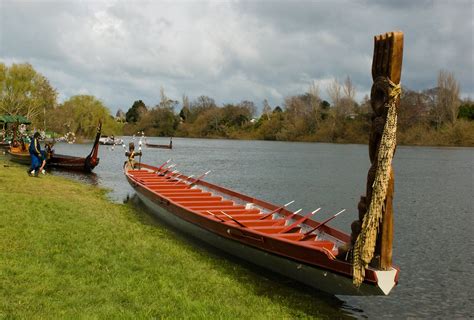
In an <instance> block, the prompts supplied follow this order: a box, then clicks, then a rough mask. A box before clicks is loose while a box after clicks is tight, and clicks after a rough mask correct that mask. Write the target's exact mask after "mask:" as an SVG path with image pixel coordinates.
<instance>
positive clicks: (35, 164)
mask: <svg viewBox="0 0 474 320" xmlns="http://www.w3.org/2000/svg"><path fill="white" fill-rule="evenodd" d="M39 137H40V133H39V132H35V134H34V135H33V139H32V140H31V143H30V147H29V149H28V151H29V152H30V157H31V167H30V168H29V169H28V174H29V175H30V176H31V175H34V176H35V177H37V176H38V174H39V173H40V172H42V173H43V174H44V170H43V168H44V166H45V164H46V160H45V158H44V156H43V153H42V151H41V146H40V143H39V141H38V139H39Z"/></svg>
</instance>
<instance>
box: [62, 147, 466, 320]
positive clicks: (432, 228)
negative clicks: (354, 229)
mask: <svg viewBox="0 0 474 320" xmlns="http://www.w3.org/2000/svg"><path fill="white" fill-rule="evenodd" d="M149 140H150V139H149ZM168 141H169V140H167V139H159V138H156V139H154V141H151V140H150V142H155V143H163V144H165V143H167V142H168ZM173 147H174V149H173V150H165V149H146V148H144V150H143V152H144V156H143V157H142V161H143V162H145V163H149V164H161V163H163V162H164V161H166V160H167V159H170V158H171V159H172V160H173V162H174V163H176V164H177V168H178V169H179V170H180V171H181V172H183V173H185V174H188V175H190V174H195V175H199V174H202V173H204V172H205V171H207V170H212V173H211V174H210V175H209V176H208V178H207V180H208V181H210V182H213V183H216V184H220V185H223V186H226V187H229V188H231V189H234V190H237V191H240V192H243V193H246V194H249V195H252V196H255V197H258V198H261V199H264V200H268V201H271V202H274V203H277V204H283V203H286V202H289V201H291V200H296V202H295V204H294V205H293V206H292V207H291V209H294V210H296V209H298V208H303V209H305V210H307V211H309V210H313V209H315V208H318V207H322V208H323V210H322V211H321V212H320V213H318V217H317V219H324V218H327V217H329V216H330V215H332V214H333V213H335V212H337V211H339V210H340V209H341V208H346V209H348V210H347V211H346V212H345V213H344V214H343V215H340V216H339V217H338V219H336V220H334V221H332V222H331V225H332V226H334V227H337V228H339V229H341V230H343V231H346V232H348V233H349V231H350V227H349V226H350V223H351V221H353V220H354V219H356V217H357V209H356V208H357V202H358V200H359V197H360V195H361V194H363V193H364V190H365V180H366V174H367V170H368V167H369V160H368V150H367V146H364V145H336V144H323V143H290V142H267V141H232V140H204V139H178V138H176V139H173ZM89 149H90V145H67V144H58V145H57V146H56V150H57V152H60V153H61V152H64V153H68V154H76V155H86V154H87V153H88V152H89ZM100 158H101V159H100V164H99V166H98V167H97V168H96V169H95V170H94V172H95V174H93V175H90V176H85V175H79V176H75V178H78V179H81V180H83V181H86V182H88V183H96V184H99V185H100V186H104V187H107V188H110V189H111V193H110V197H111V198H112V199H113V200H115V201H122V200H123V199H124V198H125V197H126V196H127V195H131V194H133V190H132V189H131V188H130V187H129V185H128V184H127V182H126V181H125V178H124V177H123V174H122V170H121V168H122V164H123V162H124V161H125V157H124V150H123V148H122V147H115V149H114V150H112V148H111V147H105V146H101V149H100ZM473 158H474V149H472V148H428V147H399V148H398V149H397V153H396V155H395V159H394V167H395V188H396V189H395V199H394V210H395V240H394V247H393V252H394V263H395V264H396V265H398V266H399V267H400V268H401V274H400V283H399V285H398V286H397V287H396V288H395V289H394V290H393V291H392V293H391V294H390V295H389V296H388V297H346V296H342V297H337V299H336V300H337V302H336V303H334V301H328V300H327V297H323V296H321V297H319V296H318V295H317V294H316V295H314V299H315V303H327V304H330V305H331V307H332V308H333V310H332V311H328V314H327V315H328V317H339V316H341V314H343V315H344V314H349V315H351V316H354V317H368V318H374V319H378V318H397V319H398V318H465V317H471V316H472V315H473V314H474V308H473V306H474V298H473V296H474V289H473V288H474V277H473V275H472V272H473V270H474V250H473V238H474V237H473V232H474V229H473V227H474V223H473V222H474V221H473V197H472V195H473ZM329 310H331V308H329Z"/></svg>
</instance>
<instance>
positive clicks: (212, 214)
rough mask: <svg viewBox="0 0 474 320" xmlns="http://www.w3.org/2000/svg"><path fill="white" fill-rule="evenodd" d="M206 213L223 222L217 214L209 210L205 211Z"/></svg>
mask: <svg viewBox="0 0 474 320" xmlns="http://www.w3.org/2000/svg"><path fill="white" fill-rule="evenodd" d="M206 212H207V213H209V214H210V215H211V216H213V217H214V218H216V219H219V220H220V221H221V222H225V220H224V219H222V218H221V217H218V216H217V215H215V214H214V213H212V212H211V211H209V210H208V211H206Z"/></svg>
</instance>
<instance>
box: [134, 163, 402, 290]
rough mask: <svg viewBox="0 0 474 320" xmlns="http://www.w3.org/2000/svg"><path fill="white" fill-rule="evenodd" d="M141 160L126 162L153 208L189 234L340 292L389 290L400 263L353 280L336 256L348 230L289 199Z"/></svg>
mask: <svg viewBox="0 0 474 320" xmlns="http://www.w3.org/2000/svg"><path fill="white" fill-rule="evenodd" d="M166 170H167V171H166ZM169 171H170V169H160V168H157V167H153V166H149V165H145V164H141V169H140V170H132V169H130V168H128V167H127V166H126V167H125V175H126V178H127V180H128V182H129V183H130V184H131V186H132V187H133V188H134V189H135V191H136V193H137V195H138V196H139V198H140V199H141V200H142V201H143V202H144V203H145V205H147V206H148V207H149V208H150V209H151V210H153V212H154V213H155V214H156V215H157V216H158V217H160V218H161V219H163V220H164V221H166V222H168V223H169V224H171V225H173V226H174V227H176V228H178V229H180V230H182V231H184V232H185V233H186V234H189V235H192V236H194V237H196V238H198V239H201V240H203V241H205V242H207V243H209V244H211V245H213V246H215V247H217V248H219V249H222V250H224V251H226V252H228V253H230V254H233V255H236V256H238V257H240V258H242V259H245V260H248V261H250V262H252V263H254V264H257V265H259V266H261V267H264V268H266V269H270V270H271V271H274V272H277V273H280V274H283V275H285V276H288V277H290V278H293V279H295V280H297V281H300V282H302V283H305V284H307V285H310V286H312V287H315V288H317V289H320V290H322V291H325V292H328V293H331V294H338V295H384V294H388V293H389V292H390V290H391V289H392V288H393V287H394V286H395V285H396V283H397V276H398V270H397V269H395V268H393V267H392V268H391V269H390V270H388V271H380V270H376V269H373V268H370V267H369V268H368V269H367V270H366V276H365V280H364V282H363V284H362V285H361V286H360V287H359V288H356V287H354V286H353V284H352V264H351V263H349V262H346V261H343V260H340V259H338V258H336V256H337V255H338V248H340V247H341V246H342V245H344V244H346V243H348V242H350V236H349V235H347V234H345V233H343V232H341V231H339V230H336V229H334V228H331V227H329V226H327V225H326V224H325V223H320V222H316V221H313V220H310V219H308V218H307V217H309V215H305V216H303V215H299V214H297V213H295V212H291V211H289V210H287V209H285V208H284V207H279V206H276V205H274V204H271V203H268V202H265V201H262V200H259V199H255V198H253V197H249V196H246V195H244V194H240V193H238V192H235V191H232V190H228V189H225V188H223V187H220V186H217V185H214V184H211V183H208V182H205V181H202V180H201V179H199V178H198V179H194V178H190V177H186V176H183V175H178V176H179V179H176V178H174V177H172V176H173V173H172V172H169Z"/></svg>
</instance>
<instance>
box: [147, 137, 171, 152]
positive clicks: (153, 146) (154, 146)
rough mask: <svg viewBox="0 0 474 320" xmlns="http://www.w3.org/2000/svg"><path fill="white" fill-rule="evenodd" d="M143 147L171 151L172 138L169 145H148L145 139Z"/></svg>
mask: <svg viewBox="0 0 474 320" xmlns="http://www.w3.org/2000/svg"><path fill="white" fill-rule="evenodd" d="M145 146H147V147H148V148H158V149H173V138H170V143H169V144H154V143H148V142H147V141H146V139H145Z"/></svg>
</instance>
